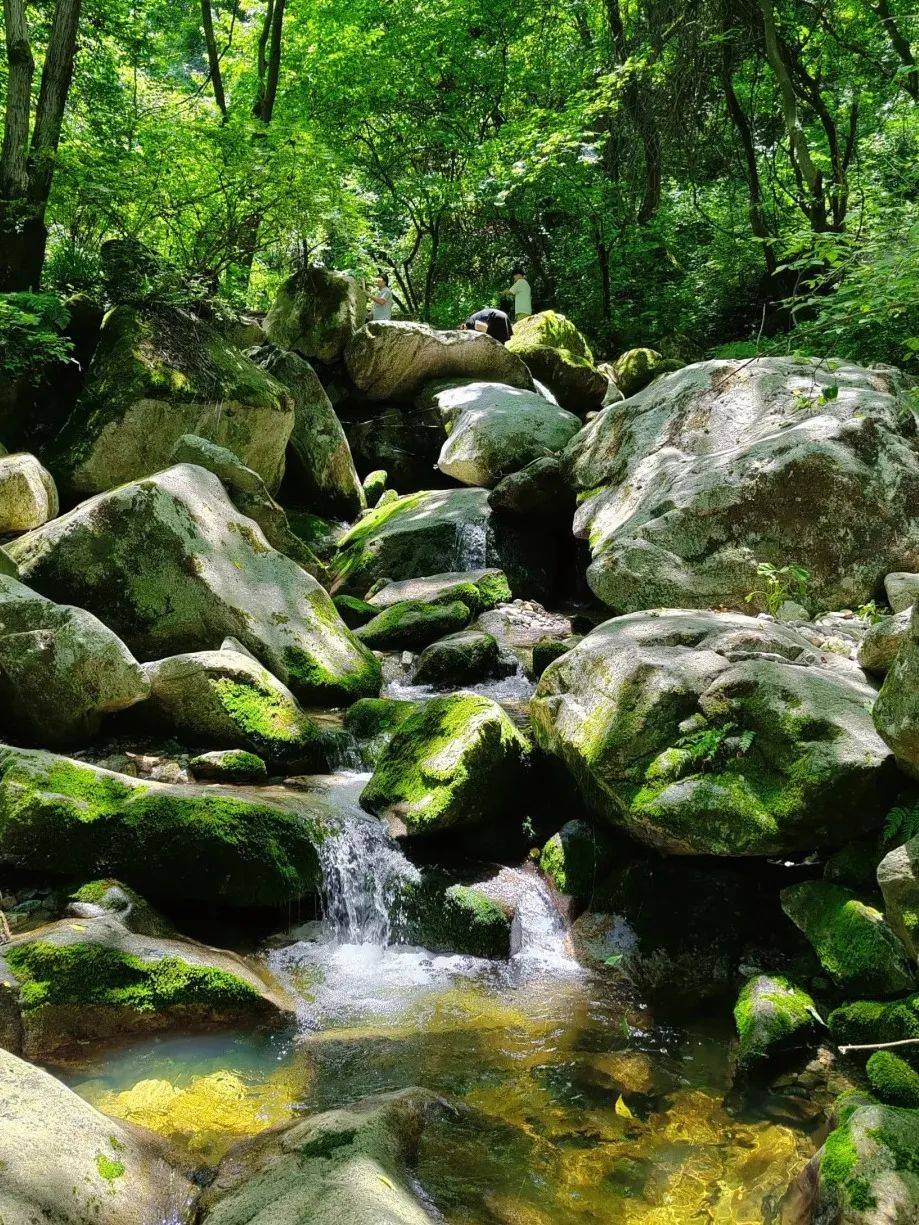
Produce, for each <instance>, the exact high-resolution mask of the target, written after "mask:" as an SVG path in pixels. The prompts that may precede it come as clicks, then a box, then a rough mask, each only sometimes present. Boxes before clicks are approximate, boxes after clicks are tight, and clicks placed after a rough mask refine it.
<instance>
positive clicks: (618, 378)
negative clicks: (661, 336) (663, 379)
mask: <svg viewBox="0 0 919 1225" xmlns="http://www.w3.org/2000/svg"><path fill="white" fill-rule="evenodd" d="M663 364H664V358H663V355H662V354H660V353H658V351H657V350H656V349H627V350H626V351H625V353H622V354H621V355H620V356H619V357H617V358H616V360H615V361H614V362H613V379H614V381H615V383H616V386H617V387H618V388H619V390H620V391H621V392H622V394H623V395H624V396H626V397H628V396H634V395H635V393H636V392H637V391H641V389H642V388H643V387H647V385H648V384H649V383H650V382H651V380H652V379H653V378H654V377H655V375H657V374H659V373H660V370H661V367H662V366H663Z"/></svg>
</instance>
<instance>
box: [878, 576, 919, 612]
mask: <svg viewBox="0 0 919 1225" xmlns="http://www.w3.org/2000/svg"><path fill="white" fill-rule="evenodd" d="M884 590H885V592H886V593H887V600H888V602H889V604H890V607H891V608H892V609H893V611H894V612H895V613H898V612H906V611H907V610H908V609H910V608H912V606H913V605H914V604H915V603H917V602H919V574H907V573H904V572H903V571H902V570H901V571H895V572H894V573H893V574H888V575H887V577H886V578H885V579H884Z"/></svg>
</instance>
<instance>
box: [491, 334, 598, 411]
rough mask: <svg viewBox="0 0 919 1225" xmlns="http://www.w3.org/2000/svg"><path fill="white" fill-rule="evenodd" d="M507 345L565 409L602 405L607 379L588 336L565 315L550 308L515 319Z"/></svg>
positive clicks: (594, 407)
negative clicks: (592, 349) (599, 367)
mask: <svg viewBox="0 0 919 1225" xmlns="http://www.w3.org/2000/svg"><path fill="white" fill-rule="evenodd" d="M507 347H508V348H509V349H510V350H511V352H512V353H517V354H519V355H520V357H522V358H523V360H524V361H525V362H526V365H527V368H528V369H529V371H530V373H531V374H532V375H533V377H534V378H535V379H538V381H539V382H540V383H544V384H545V385H546V386H547V387H548V388H549V390H550V391H551V392H552V393H553V395H555V396H556V397H557V399H558V402H559V404H561V405H562V407H563V408H567V409H569V410H570V411H571V412H573V413H585V412H589V411H591V410H592V409H597V408H599V407H600V406H601V405H602V403H603V397H604V396H605V394H606V387H607V380H606V378H605V376H604V375H603V374H602V373H601V372H600V371H599V370H597V369H596V367H595V366H594V364H593V354H592V353H591V351H590V346H589V345H588V343H587V341H586V339H585V338H584V336H583V335H582V334H581V333H580V332H579V331H578V329H577V328H576V327H575V325H574V324H573V323H572V322H571V320H570V319H566V318H565V316H564V315H561V314H559V313H558V312H557V311H551V310H548V311H539V312H537V314H535V315H529V316H528V317H527V318H525V319H519V320H515V321H514V335H513V336H512V337H511V339H510V341H508V346H507Z"/></svg>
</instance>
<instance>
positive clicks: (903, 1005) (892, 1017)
mask: <svg viewBox="0 0 919 1225" xmlns="http://www.w3.org/2000/svg"><path fill="white" fill-rule="evenodd" d="M827 1025H828V1026H829V1030H830V1036H831V1037H832V1039H833V1041H834V1042H836V1043H837V1044H839V1045H840V1046H843V1045H848V1044H854V1045H856V1046H861V1045H866V1044H871V1043H885V1042H900V1041H902V1040H903V1039H904V1038H919V994H914V995H909V996H906V997H905V998H904V999H901V1000H855V1001H853V1002H851V1003H847V1004H840V1006H839V1007H838V1008H834V1009H833V1011H832V1012H831V1013H830V1015H829V1016H828V1017H827Z"/></svg>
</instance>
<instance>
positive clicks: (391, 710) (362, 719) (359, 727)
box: [345, 698, 421, 766]
mask: <svg viewBox="0 0 919 1225" xmlns="http://www.w3.org/2000/svg"><path fill="white" fill-rule="evenodd" d="M420 709H421V707H420V705H419V703H418V702H407V701H401V700H400V699H398V698H361V699H360V701H359V702H355V703H354V705H353V706H349V707H348V709H347V711H346V712H345V731H346V732H349V733H350V734H351V735H352V736H353V737H354V738H355V740H357V741H358V742H359V743H360V746H361V755H362V756H363V758H364V760H365V761H366V762H367V763H368V764H369V765H371V766H373V765H374V764H375V763H376V761H377V759H378V758H379V756H380V754H381V753H382V752H383V749H384V748H385V747H386V745H387V744H389V742H390V740H392V738H393V736H394V735H395V733H396V731H397V730H398V729H399V728H400V727H401V726H402V724H403V723H404V722H405V720H406V719H407V718H408V717H409V716H410V715H413V714H416V713H417V712H418V711H419V710H420Z"/></svg>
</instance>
